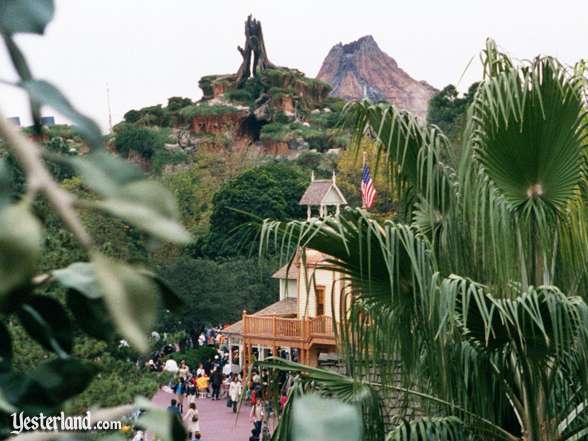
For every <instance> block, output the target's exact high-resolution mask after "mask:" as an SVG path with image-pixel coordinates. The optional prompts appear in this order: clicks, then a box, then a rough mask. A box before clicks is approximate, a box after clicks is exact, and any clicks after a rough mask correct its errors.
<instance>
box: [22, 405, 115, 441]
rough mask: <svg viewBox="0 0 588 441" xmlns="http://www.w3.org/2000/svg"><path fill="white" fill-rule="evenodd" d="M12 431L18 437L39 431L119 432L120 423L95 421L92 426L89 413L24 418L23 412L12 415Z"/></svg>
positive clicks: (40, 415)
mask: <svg viewBox="0 0 588 441" xmlns="http://www.w3.org/2000/svg"><path fill="white" fill-rule="evenodd" d="M10 417H11V419H12V431H11V432H10V433H12V434H14V435H18V434H19V433H21V432H23V431H25V432H29V431H35V430H40V431H42V432H89V431H99V430H120V429H121V427H122V422H121V421H97V422H96V424H94V425H92V419H91V418H90V412H89V411H88V412H86V414H85V415H77V416H66V415H65V414H64V413H63V412H61V414H60V415H44V414H43V413H42V412H41V413H40V414H39V415H34V416H25V415H24V414H23V412H19V413H13V414H11V415H10Z"/></svg>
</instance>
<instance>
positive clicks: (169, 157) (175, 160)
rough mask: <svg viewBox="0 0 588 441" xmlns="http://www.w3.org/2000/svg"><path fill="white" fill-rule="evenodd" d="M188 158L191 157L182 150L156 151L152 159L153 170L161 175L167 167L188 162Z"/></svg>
mask: <svg viewBox="0 0 588 441" xmlns="http://www.w3.org/2000/svg"><path fill="white" fill-rule="evenodd" d="M188 156H189V155H188V154H187V153H186V152H184V151H183V150H181V149H178V150H167V149H165V148H163V149H159V150H156V151H155V153H154V154H153V157H152V158H151V167H152V170H153V171H154V172H155V173H161V171H162V170H163V168H164V167H165V166H166V165H168V164H170V165H176V164H181V163H183V162H186V160H187V159H188Z"/></svg>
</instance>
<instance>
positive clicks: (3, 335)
mask: <svg viewBox="0 0 588 441" xmlns="http://www.w3.org/2000/svg"><path fill="white" fill-rule="evenodd" d="M11 361H12V339H11V338H10V333H9V332H8V329H7V328H6V326H5V325H4V323H2V322H0V372H5V371H8V370H10V362H11ZM0 407H1V406H0Z"/></svg>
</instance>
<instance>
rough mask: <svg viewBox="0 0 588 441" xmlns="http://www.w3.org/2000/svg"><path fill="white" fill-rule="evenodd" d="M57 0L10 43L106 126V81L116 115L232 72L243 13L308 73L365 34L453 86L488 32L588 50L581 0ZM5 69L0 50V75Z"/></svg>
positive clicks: (4, 106)
mask: <svg viewBox="0 0 588 441" xmlns="http://www.w3.org/2000/svg"><path fill="white" fill-rule="evenodd" d="M56 7H57V11H56V16H55V19H54V21H53V22H52V23H51V24H50V26H49V27H48V29H47V32H46V34H45V35H44V36H42V37H39V36H28V35H25V36H19V37H18V38H17V41H18V43H19V44H20V45H21V46H22V48H23V50H24V52H25V54H26V56H27V58H28V59H29V61H30V64H31V66H32V69H33V74H34V75H35V76H36V77H38V78H42V79H45V80H48V81H50V82H52V83H54V84H56V85H57V86H58V87H60V89H61V90H62V91H63V92H64V93H65V94H66V95H67V96H68V97H69V98H70V100H71V101H72V102H73V103H74V104H75V105H76V106H77V107H78V108H79V109H80V110H82V111H83V112H85V113H86V114H88V115H89V116H91V117H92V118H94V119H96V120H97V121H98V123H99V124H100V125H101V127H102V128H103V130H105V131H107V130H108V104H107V93H106V90H107V87H108V89H109V91H110V102H111V110H112V120H113V123H114V124H116V123H117V122H118V121H120V120H121V119H122V117H123V115H124V113H125V112H127V111H128V110H130V109H133V108H141V107H145V106H150V105H155V104H159V103H161V104H165V103H166V102H167V98H168V97H171V96H186V97H189V98H192V99H198V98H199V97H200V96H201V92H200V89H199V88H198V79H199V78H200V77H202V76H204V75H209V74H223V73H233V72H236V71H237V69H238V67H239V64H240V61H241V57H240V55H239V53H238V52H237V46H238V45H243V40H244V37H243V26H244V21H245V19H246V17H247V15H248V14H253V15H254V17H256V18H257V19H259V20H261V22H262V25H263V30H264V36H265V42H266V48H267V51H268V55H269V58H270V60H271V61H272V62H274V63H275V64H278V65H281V66H288V67H294V68H298V69H300V70H302V71H303V72H305V73H306V74H307V75H309V76H315V75H316V74H317V73H318V71H319V69H320V66H321V63H322V61H323V59H324V58H325V56H326V55H327V53H328V51H329V49H330V48H331V47H332V46H333V45H335V44H337V43H339V42H343V43H348V42H351V41H353V40H356V39H358V38H360V37H362V36H364V35H368V34H370V35H373V37H374V38H375V40H376V42H377V43H378V45H379V46H380V48H381V49H382V50H384V51H385V52H386V53H387V54H388V55H390V56H392V57H393V58H394V59H395V60H396V61H397V62H398V64H399V66H400V67H401V68H403V69H404V70H405V71H406V72H408V73H409V74H410V75H411V76H412V77H413V78H415V79H417V80H425V81H427V82H428V83H430V84H432V85H433V86H435V87H437V88H442V87H444V86H446V85H447V84H450V83H451V84H456V85H457V86H458V88H459V89H460V90H462V91H463V90H466V89H467V87H468V85H469V84H470V83H472V82H473V81H476V80H477V79H479V78H480V72H481V68H480V64H479V62H478V59H479V58H478V57H479V52H480V50H481V49H482V47H483V45H484V41H485V39H486V38H487V37H492V38H494V39H495V40H496V42H497V43H498V45H499V47H500V48H501V49H502V50H504V51H506V52H507V53H509V54H510V55H511V56H512V57H514V58H515V59H521V60H523V59H530V58H532V57H534V56H536V55H538V54H543V55H553V56H556V57H558V58H559V59H560V60H561V61H562V62H564V63H567V64H573V63H575V62H576V61H577V60H579V59H580V58H586V59H588V0H558V1H553V0H551V1H547V0H492V1H490V0H409V1H398V0H387V1H384V0H378V1H376V0H361V1H357V0H354V1H350V0H338V1H333V0H321V1H319V0H290V1H284V0H282V1H277V0H273V1H269V0H231V1H229V0H213V1H210V0H208V1H201V0H200V1H198V0H56ZM472 60H473V61H472ZM470 61H472V62H471V63H470ZM464 72H465V73H464ZM15 78H16V76H15V74H14V71H13V70H12V67H11V65H10V62H9V59H8V57H7V54H6V51H5V50H4V49H0V79H2V80H14V79H15ZM460 80H461V81H460ZM0 111H1V112H2V113H3V114H4V115H6V116H20V117H21V119H22V120H23V122H24V123H28V122H29V121H30V119H29V118H28V106H27V102H26V100H25V98H24V95H23V94H22V93H21V92H20V91H18V90H17V89H14V88H12V87H10V86H4V85H0ZM43 114H44V115H56V114H55V113H54V112H53V111H52V110H51V109H44V111H43ZM56 116H57V121H58V122H65V120H64V119H63V118H60V117H59V115H56Z"/></svg>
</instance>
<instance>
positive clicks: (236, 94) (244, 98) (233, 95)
mask: <svg viewBox="0 0 588 441" xmlns="http://www.w3.org/2000/svg"><path fill="white" fill-rule="evenodd" d="M225 98H226V99H227V100H229V101H234V102H237V103H242V104H247V105H249V104H251V103H252V102H253V95H252V94H251V92H249V91H248V90H245V89H233V90H227V91H226V92H225Z"/></svg>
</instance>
